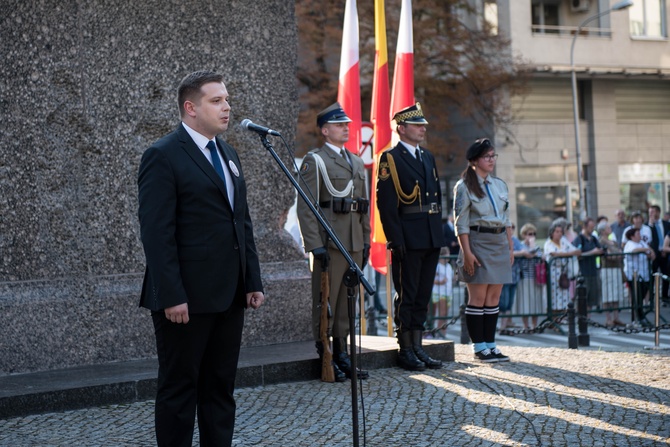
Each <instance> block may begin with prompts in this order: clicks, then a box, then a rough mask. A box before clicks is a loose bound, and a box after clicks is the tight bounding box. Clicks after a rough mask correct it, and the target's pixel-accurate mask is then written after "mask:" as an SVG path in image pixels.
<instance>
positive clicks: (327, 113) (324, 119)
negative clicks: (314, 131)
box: [316, 102, 351, 127]
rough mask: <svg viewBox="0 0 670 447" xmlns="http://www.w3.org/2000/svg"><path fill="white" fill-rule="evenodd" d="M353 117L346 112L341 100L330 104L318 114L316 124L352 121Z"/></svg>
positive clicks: (320, 125)
mask: <svg viewBox="0 0 670 447" xmlns="http://www.w3.org/2000/svg"><path fill="white" fill-rule="evenodd" d="M350 122H351V118H349V117H348V116H347V114H346V113H344V109H343V108H342V106H341V105H340V103H339V102H336V103H334V104H331V105H329V106H328V107H326V108H325V109H323V110H322V111H320V112H319V114H318V115H316V125H317V126H319V127H323V125H324V124H326V123H350Z"/></svg>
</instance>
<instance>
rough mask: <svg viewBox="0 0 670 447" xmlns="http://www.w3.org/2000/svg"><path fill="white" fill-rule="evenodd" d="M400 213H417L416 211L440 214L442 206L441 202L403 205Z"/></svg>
mask: <svg viewBox="0 0 670 447" xmlns="http://www.w3.org/2000/svg"><path fill="white" fill-rule="evenodd" d="M399 209H400V214H416V213H428V214H438V213H441V212H442V207H441V206H440V204H439V203H428V204H426V205H424V206H403V207H400V208H399Z"/></svg>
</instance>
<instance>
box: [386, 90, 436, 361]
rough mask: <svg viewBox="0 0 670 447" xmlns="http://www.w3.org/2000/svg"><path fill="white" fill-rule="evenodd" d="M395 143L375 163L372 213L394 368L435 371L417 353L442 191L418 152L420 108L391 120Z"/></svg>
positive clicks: (431, 163) (430, 162) (425, 155)
mask: <svg viewBox="0 0 670 447" xmlns="http://www.w3.org/2000/svg"><path fill="white" fill-rule="evenodd" d="M393 119H394V120H395V122H396V123H397V125H398V127H397V130H398V135H399V136H400V142H399V143H398V145H397V146H395V147H394V148H392V149H390V150H388V151H386V152H384V153H383V154H382V155H381V157H380V160H379V168H378V178H377V208H378V209H379V217H380V218H381V223H382V227H383V228H384V233H385V235H386V240H387V241H388V242H387V245H388V248H390V249H391V251H392V273H393V284H394V286H395V290H396V296H395V303H394V304H395V322H396V331H397V336H398V344H399V345H400V351H399V353H398V364H399V366H401V367H402V368H405V369H408V370H411V371H421V370H424V369H425V368H426V367H428V368H433V369H437V368H440V367H441V366H442V362H441V361H439V360H436V359H433V358H431V357H430V356H429V355H428V354H427V353H426V351H424V349H423V347H422V338H423V330H424V326H423V324H424V322H425V321H426V316H427V314H428V303H429V301H430V297H431V292H432V288H433V280H434V278H435V269H436V267H437V263H438V260H439V256H440V247H442V246H443V245H444V236H443V233H442V209H441V203H442V191H441V190H440V182H439V180H438V177H437V167H436V166H435V159H434V158H433V156H432V154H431V153H430V152H428V151H427V150H426V149H425V148H423V147H421V146H419V143H421V142H422V141H423V140H424V137H425V134H426V125H427V124H428V121H426V119H425V118H424V116H423V112H422V110H421V105H420V104H419V103H418V102H417V103H416V104H415V105H412V106H410V107H407V108H405V109H403V110H401V111H399V112H398V113H396V114H395V116H394V117H393Z"/></svg>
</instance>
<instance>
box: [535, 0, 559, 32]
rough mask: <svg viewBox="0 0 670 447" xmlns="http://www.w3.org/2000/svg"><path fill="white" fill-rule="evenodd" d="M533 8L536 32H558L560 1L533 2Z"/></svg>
mask: <svg viewBox="0 0 670 447" xmlns="http://www.w3.org/2000/svg"><path fill="white" fill-rule="evenodd" d="M531 8H532V16H533V32H534V33H541V34H545V33H554V34H557V33H558V32H559V30H558V25H559V20H558V3H550V2H533V3H532V5H531Z"/></svg>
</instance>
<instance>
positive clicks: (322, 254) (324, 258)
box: [312, 247, 330, 270]
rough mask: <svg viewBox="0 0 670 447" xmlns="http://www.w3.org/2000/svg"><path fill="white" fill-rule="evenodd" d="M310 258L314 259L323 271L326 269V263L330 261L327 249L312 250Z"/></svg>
mask: <svg viewBox="0 0 670 447" xmlns="http://www.w3.org/2000/svg"><path fill="white" fill-rule="evenodd" d="M312 256H314V259H316V260H317V261H319V262H320V263H321V268H322V269H323V270H325V269H327V268H328V261H330V255H329V254H328V249H327V248H326V247H319V248H315V249H314V250H312Z"/></svg>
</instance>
